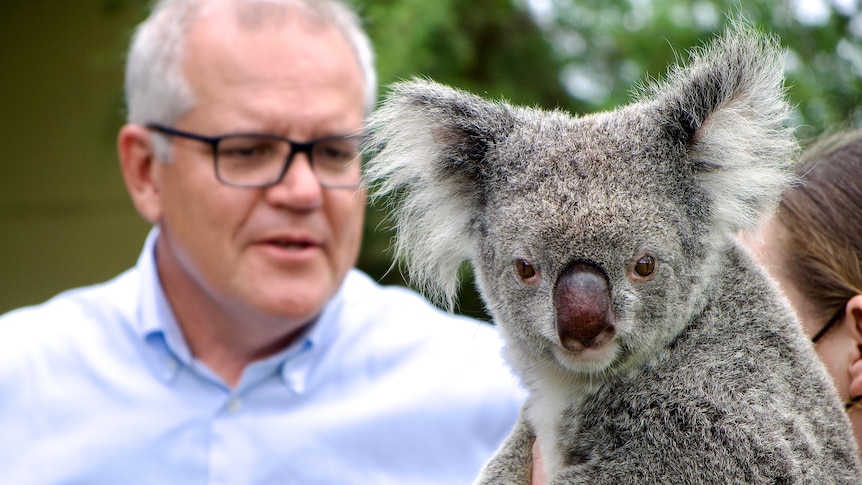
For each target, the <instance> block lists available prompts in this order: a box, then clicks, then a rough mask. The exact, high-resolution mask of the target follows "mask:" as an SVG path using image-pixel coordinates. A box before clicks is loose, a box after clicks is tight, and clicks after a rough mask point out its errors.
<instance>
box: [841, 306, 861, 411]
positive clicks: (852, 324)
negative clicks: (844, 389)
mask: <svg viewBox="0 0 862 485" xmlns="http://www.w3.org/2000/svg"><path fill="white" fill-rule="evenodd" d="M843 325H847V327H848V330H850V332H851V335H852V336H853V339H854V340H855V342H856V347H857V349H858V351H857V353H856V354H854V360H853V362H852V363H851V364H850V370H849V371H850V397H855V396H862V295H856V296H854V297H853V298H851V299H850V300H849V301H847V306H846V307H845V308H844V318H843Z"/></svg>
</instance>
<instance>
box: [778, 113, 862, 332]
mask: <svg viewBox="0 0 862 485" xmlns="http://www.w3.org/2000/svg"><path fill="white" fill-rule="evenodd" d="M796 174H797V175H798V176H799V178H800V180H801V182H800V183H799V184H798V185H796V186H794V187H792V188H790V189H787V190H786V191H785V192H784V194H783V195H782V201H781V203H780V204H779V207H778V213H777V214H776V219H775V221H776V222H777V224H776V236H777V239H778V242H779V247H780V248H781V249H780V250H781V252H782V256H783V257H782V259H783V261H785V264H784V265H783V266H782V267H781V268H779V271H781V273H782V276H783V277H784V278H786V281H789V282H790V283H791V284H792V285H793V286H794V287H795V288H796V289H797V290H798V291H799V292H800V293H801V294H802V295H803V296H804V297H805V298H806V299H808V301H810V302H811V303H812V305H813V308H814V309H815V311H816V312H817V316H818V317H819V318H822V319H823V320H824V321H825V320H828V319H829V318H830V317H831V316H832V315H834V314H835V313H837V312H838V311H840V309H841V308H842V307H843V306H844V305H845V304H846V303H847V300H849V299H850V298H852V297H853V296H854V295H857V294H862V262H860V260H862V130H852V131H845V132H841V133H839V134H838V135H833V136H831V137H829V138H826V139H824V140H822V141H819V142H817V143H815V144H814V145H813V146H812V147H811V148H809V149H808V150H806V152H805V153H804V154H803V156H802V160H801V163H800V164H799V166H798V167H797V169H796Z"/></svg>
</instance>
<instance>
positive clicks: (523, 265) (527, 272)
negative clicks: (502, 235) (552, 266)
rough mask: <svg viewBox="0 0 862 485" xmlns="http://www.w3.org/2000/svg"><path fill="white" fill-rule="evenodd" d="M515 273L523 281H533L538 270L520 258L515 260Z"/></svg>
mask: <svg viewBox="0 0 862 485" xmlns="http://www.w3.org/2000/svg"><path fill="white" fill-rule="evenodd" d="M515 273H517V275H518V277H519V278H521V280H522V281H524V282H525V283H534V282H535V281H536V278H537V277H538V275H539V271H538V270H537V269H536V267H535V266H534V265H533V263H531V262H530V261H527V260H526V259H520V258H519V259H516V260H515Z"/></svg>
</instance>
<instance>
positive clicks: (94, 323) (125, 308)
mask: <svg viewBox="0 0 862 485" xmlns="http://www.w3.org/2000/svg"><path fill="white" fill-rule="evenodd" d="M137 298H138V278H137V276H136V271H135V270H134V269H131V270H128V271H126V272H124V273H122V274H120V275H118V276H117V277H115V278H113V279H111V280H109V281H106V282H104V283H99V284H96V285H91V286H85V287H80V288H74V289H70V290H66V291H64V292H62V293H59V294H57V295H56V296H54V297H52V298H51V299H49V300H47V301H45V302H43V303H39V304H36V305H31V306H26V307H21V308H18V309H15V310H12V311H9V312H8V313H5V314H3V315H0V348H4V347H5V346H4V345H3V344H2V342H4V341H5V342H8V343H9V345H12V346H15V347H18V348H21V347H23V346H25V345H28V344H34V343H36V342H47V341H49V340H56V339H57V338H60V337H61V336H69V335H76V334H87V333H88V332H92V331H98V330H100V329H104V327H105V326H104V323H105V322H106V321H109V320H111V321H117V320H128V319H129V318H131V315H132V313H133V312H135V311H136V310H135V306H136V302H137Z"/></svg>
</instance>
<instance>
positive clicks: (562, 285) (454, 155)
mask: <svg viewBox="0 0 862 485" xmlns="http://www.w3.org/2000/svg"><path fill="white" fill-rule="evenodd" d="M780 61H781V51H780V48H779V47H778V43H777V41H776V40H775V39H773V38H771V37H769V36H765V35H763V34H760V33H758V32H755V31H754V30H753V29H751V28H749V27H746V26H744V25H736V26H734V27H733V28H732V29H731V31H730V32H728V33H727V34H725V35H724V36H723V37H721V38H719V39H717V40H716V41H715V42H713V44H712V45H710V46H709V47H706V48H703V49H699V50H697V51H695V52H694V53H693V55H692V59H691V61H690V62H689V63H688V65H687V66H683V67H680V68H675V69H673V70H671V72H670V74H669V75H668V77H667V79H666V80H665V81H664V82H661V83H656V84H654V85H652V86H650V87H648V88H647V89H645V90H643V92H642V93H641V94H640V95H639V97H638V99H637V100H635V102H633V103H632V104H630V105H628V106H625V107H622V108H620V109H618V110H614V111H611V112H607V113H599V114H593V115H589V116H583V117H573V116H571V115H569V114H566V113H563V112H560V111H555V112H547V111H542V110H538V109H530V108H523V107H514V106H510V105H508V104H506V103H502V102H490V101H486V100H483V99H481V98H479V97H476V96H473V95H470V94H468V93H465V92H462V91H458V90H454V89H451V88H448V87H445V86H441V85H438V84H435V83H433V82H430V81H412V82H406V83H399V84H396V85H395V86H394V87H393V88H392V91H391V93H390V94H389V95H388V98H387V100H386V101H385V103H384V105H383V106H382V107H381V108H380V109H379V110H378V111H377V112H376V113H375V114H374V115H373V116H372V118H371V120H370V124H371V131H372V133H373V134H374V135H373V136H374V138H373V140H372V144H371V145H372V146H375V147H377V153H375V154H374V156H373V157H372V159H371V160H370V161H369V163H368V165H367V172H366V173H367V177H368V181H369V183H372V182H373V183H374V184H376V188H377V189H378V190H377V195H378V196H379V195H381V194H386V193H391V192H396V191H403V193H402V194H400V195H401V197H400V198H399V200H400V202H399V205H398V207H397V210H396V213H395V217H396V221H397V227H398V237H397V239H396V250H397V253H398V255H399V257H400V258H402V259H403V260H405V261H406V262H407V266H408V268H409V272H410V276H411V278H412V279H413V280H414V281H415V282H416V283H417V284H419V285H421V286H423V287H425V288H426V289H427V290H428V291H429V293H431V294H432V295H434V296H436V297H438V298H439V299H440V300H441V301H442V302H443V303H444V304H447V305H449V306H450V307H451V305H452V301H453V297H454V294H455V292H456V290H457V286H458V276H457V272H458V268H459V266H460V264H461V263H462V262H463V261H464V260H465V259H467V260H469V261H470V262H471V263H472V265H473V268H474V271H475V274H476V279H477V284H478V286H479V290H480V292H481V294H482V297H483V299H484V301H485V303H486V306H487V308H488V310H489V312H490V313H491V314H492V315H493V318H494V320H495V322H496V323H497V324H498V325H499V326H500V328H501V329H502V331H503V333H504V335H505V337H506V339H507V349H506V352H507V358H508V359H509V362H510V363H511V365H512V367H513V369H514V370H515V372H516V373H517V374H518V376H519V377H520V379H521V381H522V383H523V384H524V385H525V387H526V388H527V389H528V390H529V391H530V398H529V400H528V402H527V404H526V405H525V407H524V411H523V414H522V420H521V422H520V423H519V424H518V425H517V426H516V429H515V430H514V431H513V433H512V435H511V436H510V438H509V440H508V441H507V442H506V443H505V444H504V445H503V447H502V448H501V450H500V451H499V452H498V454H497V455H496V456H495V457H494V458H493V459H492V461H491V462H490V463H489V464H488V466H487V467H486V469H485V470H484V471H483V474H482V476H481V477H480V478H479V480H478V482H477V483H482V484H515V483H528V477H529V470H530V456H531V453H530V448H529V447H530V445H531V443H532V441H533V437H534V436H536V435H538V436H539V438H540V442H541V444H542V448H543V457H544V459H545V463H546V466H547V468H548V472H549V474H550V476H551V477H553V478H552V483H555V484H563V483H565V484H580V483H584V484H605V483H606V484H620V483H722V484H724V483H817V484H824V483H862V482H860V480H862V466H860V463H859V460H858V457H857V448H856V444H855V441H854V439H853V436H852V434H851V432H850V425H849V421H848V419H847V416H846V415H845V413H844V411H843V408H842V405H841V403H840V402H839V399H838V396H837V393H836V392H835V390H834V388H833V386H832V384H831V382H830V380H829V377H828V375H827V374H826V371H825V369H824V367H823V366H822V365H821V364H820V362H819V361H818V360H817V357H816V355H815V354H814V352H813V350H812V347H811V344H810V343H809V342H808V341H807V339H806V337H805V336H804V334H803V332H802V330H801V327H800V325H799V323H798V322H797V321H796V320H795V317H794V316H793V315H792V313H791V311H790V309H789V307H788V306H787V304H786V303H785V302H784V300H783V299H782V298H781V297H780V296H779V294H778V292H777V289H776V287H775V286H774V284H773V283H772V282H771V281H770V280H768V279H767V277H766V276H765V275H764V273H763V272H762V271H761V270H760V269H758V268H757V267H756V265H754V263H753V262H752V261H751V259H750V258H749V257H748V255H747V254H746V253H745V252H744V251H743V250H742V249H740V248H739V247H738V246H737V245H736V244H735V242H734V235H735V234H736V232H737V231H738V230H739V229H741V228H745V227H750V226H752V225H753V224H755V223H756V221H758V220H759V219H760V218H761V217H762V216H764V215H766V214H768V213H770V211H772V210H773V208H774V205H775V203H776V201H777V199H778V197H779V194H780V192H781V190H782V189H783V188H784V187H785V186H786V185H787V184H788V183H790V182H791V178H790V175H789V173H790V165H791V161H792V160H793V158H794V156H795V152H796V143H795V141H794V138H793V135H792V133H791V131H790V130H789V129H788V128H787V127H786V126H785V123H786V121H787V115H788V111H789V109H788V105H787V102H786V100H785V93H784V89H783V75H782V65H781V62H780ZM648 256H649V257H654V258H655V260H656V261H657V266H656V268H657V269H655V270H654V271H653V272H652V273H649V271H648V270H647V269H645V268H649V266H648V265H646V263H644V261H646V262H649V259H643V258H645V257H648ZM517 260H524V261H526V262H527V263H529V264H531V265H532V267H533V268H534V269H535V270H536V276H535V278H533V277H530V273H529V272H528V271H524V272H523V273H524V275H525V276H527V277H528V278H527V279H526V280H523V279H522V278H519V277H518V274H517V273H516V271H515V269H514V262H515V261H517ZM638 262H641V263H644V264H641V265H639V266H638ZM638 272H641V273H648V275H647V276H644V275H642V274H640V273H638ZM582 283H583V284H584V285H585V286H583V288H591V289H586V290H583V291H584V292H586V294H587V296H588V298H581V296H582V295H579V294H578V292H579V291H580V290H578V289H577V288H581V286H578V285H580V284H582ZM590 285H592V286H590ZM573 288H575V289H574V290H573ZM602 295H606V297H607V298H606V299H607V300H608V302H607V305H606V307H605V306H602V303H601V302H600V301H601V300H602V299H603V297H602ZM596 296H598V298H595V297H596ZM597 301H598V303H597ZM568 317H572V318H570V319H568V320H566V319H567V318H568ZM590 319H592V320H590ZM587 320H590V321H593V320H595V321H596V322H599V323H596V324H595V325H598V326H596V327H591V326H590V325H593V324H592V323H591V324H587V323H583V322H585V321H587ZM602 322H604V323H602ZM603 325H610V326H603ZM572 335H574V337H572Z"/></svg>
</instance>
